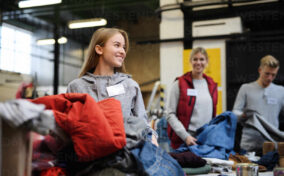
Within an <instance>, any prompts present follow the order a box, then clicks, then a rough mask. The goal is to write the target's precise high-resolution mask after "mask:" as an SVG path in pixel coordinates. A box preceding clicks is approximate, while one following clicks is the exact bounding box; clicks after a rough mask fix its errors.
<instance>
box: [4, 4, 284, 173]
mask: <svg viewBox="0 0 284 176" xmlns="http://www.w3.org/2000/svg"><path fill="white" fill-rule="evenodd" d="M26 1H28V0H26ZM38 1H39V0H38ZM23 2H25V1H21V0H6V1H4V0H3V1H1V2H0V39H1V43H0V102H5V101H9V100H13V99H16V95H17V93H19V90H20V89H21V88H23V86H26V87H25V88H28V87H29V85H30V83H32V86H31V89H30V90H29V91H26V92H25V93H24V95H25V98H32V99H34V98H37V97H43V96H47V95H57V94H61V93H66V88H67V85H68V83H70V82H71V81H72V80H74V79H76V78H78V74H79V72H80V69H81V66H82V64H83V62H84V59H85V58H86V54H87V50H88V45H89V42H90V39H91V37H92V35H93V33H94V32H95V31H96V30H97V29H99V28H101V27H117V28H121V29H123V30H125V31H127V33H128V35H129V41H130V49H129V52H128V54H127V57H126V59H125V61H124V62H125V66H126V71H127V73H129V74H130V75H132V78H133V79H134V80H135V81H136V82H137V83H138V84H139V87H140V89H141V92H142V96H143V99H144V105H145V107H146V110H147V113H148V116H149V117H152V118H158V119H159V118H161V117H163V116H164V114H165V112H166V107H165V104H166V103H167V98H168V97H167V96H168V93H169V92H170V88H171V85H172V83H173V82H174V80H175V79H176V78H177V77H179V76H181V75H182V74H183V73H185V72H187V71H188V67H187V66H186V64H187V62H188V56H189V52H190V51H191V49H193V48H195V47H198V46H202V47H204V48H206V49H208V51H209V50H210V53H209V56H210V55H212V56H214V57H215V56H216V58H217V59H216V60H213V61H212V60H211V61H212V63H213V64H211V63H210V62H209V63H210V64H211V65H210V69H209V70H207V72H206V73H209V75H212V76H213V78H214V80H216V81H217V84H218V96H219V97H218V105H217V106H218V107H217V114H221V113H222V112H225V111H231V110H232V109H233V105H234V101H235V99H236V96H237V93H238V90H239V88H240V87H241V85H242V84H244V83H248V82H252V81H254V80H256V79H257V78H258V72H257V70H258V67H259V60H260V58H262V57H263V56H265V55H267V54H270V55H273V56H274V57H275V58H277V59H278V60H279V61H280V65H281V64H282V62H283V57H284V52H283V50H284V1H283V0H143V1H133V0H60V2H59V3H57V4H52V5H42V6H33V7H21V5H20V4H21V3H22V4H24V3H23ZM50 2H51V1H50ZM89 19H95V20H97V21H98V20H100V19H104V20H106V21H107V22H106V24H104V25H103V26H96V27H87V28H71V27H70V24H71V23H72V22H74V21H80V20H83V21H84V20H85V21H86V20H89ZM43 39H51V40H52V41H51V43H49V44H42V43H40V42H41V41H42V40H43ZM209 58H210V57H209ZM209 60H210V59H209ZM214 63H215V64H214ZM274 83H275V84H278V85H282V86H284V69H283V68H282V67H281V66H280V69H279V71H278V74H277V76H276V78H275V80H274ZM21 93H22V94H21V95H22V96H23V92H21ZM283 117H284V116H283ZM283 117H282V116H280V117H279V129H280V130H281V131H283V130H284V118H283ZM0 122H1V121H0ZM0 127H1V130H0V136H1V137H0V139H1V150H0V151H1V152H0V156H1V159H0V161H1V162H0V165H1V166H0V171H1V173H2V174H1V175H3V176H4V175H9V176H14V175H15V176H16V175H19V176H20V175H23V173H25V175H31V168H32V166H31V162H32V161H31V160H32V159H31V153H32V149H31V145H32V143H31V140H29V139H27V132H26V131H25V130H24V129H14V128H12V127H10V126H9V125H8V124H7V123H6V122H5V121H2V122H1V123H0ZM283 161H284V159H283ZM282 167H284V166H282ZM233 174H235V173H233ZM262 174H263V175H265V173H262ZM268 174H272V172H269V173H268ZM208 175H210V174H208ZM213 175H214V174H213ZM216 175H218V174H216Z"/></svg>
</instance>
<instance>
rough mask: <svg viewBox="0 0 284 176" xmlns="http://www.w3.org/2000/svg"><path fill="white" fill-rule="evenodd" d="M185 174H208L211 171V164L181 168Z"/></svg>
mask: <svg viewBox="0 0 284 176" xmlns="http://www.w3.org/2000/svg"><path fill="white" fill-rule="evenodd" d="M182 170H183V171H184V172H185V173H186V175H197V174H208V173H209V172H210V171H211V166H210V165H209V164H206V165H204V166H202V167H198V168H182Z"/></svg>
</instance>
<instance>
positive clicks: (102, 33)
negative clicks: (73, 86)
mask: <svg viewBox="0 0 284 176" xmlns="http://www.w3.org/2000/svg"><path fill="white" fill-rule="evenodd" d="M117 33H120V34H121V35H122V36H123V38H124V40H125V53H127V51H128V49H129V40H128V35H127V33H126V32H125V31H124V30H122V29H118V28H100V29H98V30H96V31H95V32H94V34H93V36H92V39H91V42H90V44H89V48H88V52H87V58H86V59H85V61H84V64H83V66H82V68H81V71H80V74H79V77H82V76H84V75H85V74H86V73H87V72H88V71H90V70H94V69H95V68H96V66H97V65H98V63H99V54H98V53H97V52H96V45H99V46H101V47H103V46H104V45H105V43H106V42H107V40H108V39H109V38H111V37H112V36H114V35H115V34H117ZM115 71H118V72H123V73H125V72H126V69H125V65H124V63H122V66H121V67H119V68H115Z"/></svg>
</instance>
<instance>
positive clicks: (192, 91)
mask: <svg viewBox="0 0 284 176" xmlns="http://www.w3.org/2000/svg"><path fill="white" fill-rule="evenodd" d="M187 96H195V97H196V96H197V90H196V89H187Z"/></svg>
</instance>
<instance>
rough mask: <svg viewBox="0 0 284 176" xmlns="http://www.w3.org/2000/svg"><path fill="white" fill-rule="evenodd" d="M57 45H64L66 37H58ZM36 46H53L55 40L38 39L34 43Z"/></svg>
mask: <svg viewBox="0 0 284 176" xmlns="http://www.w3.org/2000/svg"><path fill="white" fill-rule="evenodd" d="M57 41H58V43H59V44H65V43H67V38H66V37H60V38H59V39H58V40H57ZM36 44H37V45H54V44H55V40H54V39H40V40H38V41H37V42H36Z"/></svg>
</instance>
